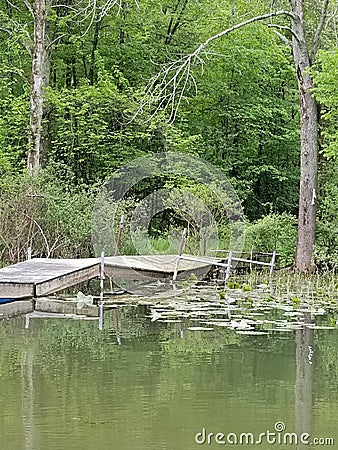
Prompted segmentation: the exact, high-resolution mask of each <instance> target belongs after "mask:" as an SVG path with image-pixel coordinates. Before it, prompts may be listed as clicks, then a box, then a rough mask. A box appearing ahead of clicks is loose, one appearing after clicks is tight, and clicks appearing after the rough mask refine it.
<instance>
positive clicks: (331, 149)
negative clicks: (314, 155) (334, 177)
mask: <svg viewBox="0 0 338 450" xmlns="http://www.w3.org/2000/svg"><path fill="white" fill-rule="evenodd" d="M337 67H338V49H337V48H336V49H334V50H331V51H322V52H320V53H319V57H318V59H317V64H316V65H315V67H314V68H313V69H312V75H313V77H314V82H315V89H314V94H315V97H316V99H317V100H318V101H319V102H320V104H321V117H322V120H323V127H322V145H323V149H322V150H323V152H324V153H325V155H326V156H327V157H329V158H331V157H333V158H335V157H337V155H338V130H337V119H338V69H337Z"/></svg>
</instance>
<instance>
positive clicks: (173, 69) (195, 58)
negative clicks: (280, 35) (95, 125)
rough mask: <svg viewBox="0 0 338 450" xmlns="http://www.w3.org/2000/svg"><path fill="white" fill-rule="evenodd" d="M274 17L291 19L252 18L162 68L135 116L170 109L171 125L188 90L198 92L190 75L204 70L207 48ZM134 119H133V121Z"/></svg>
mask: <svg viewBox="0 0 338 450" xmlns="http://www.w3.org/2000/svg"><path fill="white" fill-rule="evenodd" d="M276 16H288V17H294V16H293V14H292V13H291V12H289V11H275V12H270V13H267V14H262V15H260V16H255V17H252V18H250V19H248V20H245V21H243V22H241V23H238V24H236V25H234V26H232V27H231V28H228V29H226V30H223V31H221V32H220V33H218V34H215V35H214V36H211V37H209V38H208V39H207V40H206V41H205V42H203V43H202V44H201V45H200V46H199V47H198V48H197V49H196V50H195V51H194V52H192V53H190V54H189V55H187V56H183V57H181V58H179V59H178V60H176V61H173V62H171V63H169V64H167V65H164V66H163V67H162V68H161V70H160V71H159V72H158V73H157V74H156V75H155V76H154V77H153V78H152V79H151V80H150V82H149V84H148V86H147V87H146V90H145V94H144V97H143V99H142V101H141V104H140V107H139V109H138V111H137V112H136V114H135V116H136V115H138V114H140V113H142V112H143V111H144V109H148V110H149V111H150V114H151V117H153V116H154V115H155V114H157V113H158V112H159V111H165V110H168V109H169V121H170V122H173V121H174V120H175V118H176V116H177V113H178V109H179V106H180V104H181V102H182V100H183V99H184V94H185V92H186V91H187V89H188V87H190V86H193V87H194V89H195V91H196V90H197V85H196V81H195V78H194V76H193V74H192V67H194V66H196V65H197V64H200V65H201V67H202V69H203V65H204V61H203V59H202V57H201V55H204V56H206V57H207V54H206V51H205V50H206V47H207V46H208V45H209V44H211V43H212V42H213V41H216V40H218V39H220V38H221V37H223V36H225V35H227V34H229V33H232V32H233V31H235V30H238V29H239V28H243V27H245V26H247V25H249V24H251V23H254V22H258V21H263V20H265V19H268V18H270V17H276ZM135 116H134V117H133V118H135ZM149 120H150V119H149Z"/></svg>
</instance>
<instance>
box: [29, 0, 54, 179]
mask: <svg viewBox="0 0 338 450" xmlns="http://www.w3.org/2000/svg"><path fill="white" fill-rule="evenodd" d="M47 1H48V0H47ZM47 9H48V5H47V4H46V0H35V3H34V5H33V6H32V9H31V13H32V14H33V17H34V39H33V46H32V78H31V88H30V122H29V150H28V158H27V168H28V171H29V173H30V174H31V175H37V174H38V171H39V168H40V164H41V159H45V158H46V150H47V149H46V136H47V133H46V131H45V130H44V126H45V124H44V123H43V117H44V113H45V103H44V91H45V88H46V86H48V83H49V71H50V55H49V51H48V47H47V38H48V23H47V13H48V11H47Z"/></svg>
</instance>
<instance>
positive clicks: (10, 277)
mask: <svg viewBox="0 0 338 450" xmlns="http://www.w3.org/2000/svg"><path fill="white" fill-rule="evenodd" d="M98 271H99V259H97V258H87V259H48V258H36V259H30V260H28V261H24V262H21V263H18V264H14V265H13V266H9V267H4V268H3V269H0V298H5V297H8V298H25V297H40V296H42V295H48V294H51V293H53V292H56V291H60V290H62V289H65V288H67V287H70V286H74V285H75V284H78V283H81V282H83V281H86V280H90V279H91V278H95V277H97V276H98Z"/></svg>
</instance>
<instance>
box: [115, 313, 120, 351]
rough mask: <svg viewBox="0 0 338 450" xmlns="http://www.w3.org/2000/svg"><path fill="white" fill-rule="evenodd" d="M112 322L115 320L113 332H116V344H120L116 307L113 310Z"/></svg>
mask: <svg viewBox="0 0 338 450" xmlns="http://www.w3.org/2000/svg"><path fill="white" fill-rule="evenodd" d="M114 322H115V333H116V341H117V345H121V338H120V330H119V315H118V311H117V308H115V310H114Z"/></svg>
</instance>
